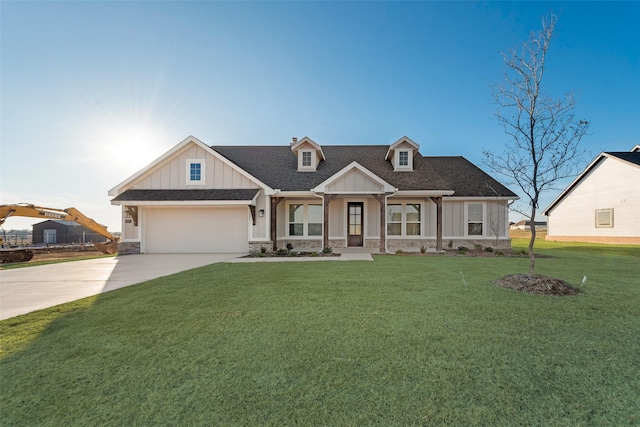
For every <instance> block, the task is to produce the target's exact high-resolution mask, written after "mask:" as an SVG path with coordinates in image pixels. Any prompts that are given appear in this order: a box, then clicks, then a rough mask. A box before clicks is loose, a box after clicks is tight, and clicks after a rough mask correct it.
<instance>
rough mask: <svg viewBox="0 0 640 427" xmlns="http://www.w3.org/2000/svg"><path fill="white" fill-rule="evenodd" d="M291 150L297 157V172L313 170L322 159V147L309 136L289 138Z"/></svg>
mask: <svg viewBox="0 0 640 427" xmlns="http://www.w3.org/2000/svg"><path fill="white" fill-rule="evenodd" d="M291 151H293V153H294V154H295V155H296V156H297V158H298V172H315V170H316V169H317V167H318V165H319V164H320V162H321V161H322V160H324V153H323V152H322V147H320V146H319V145H318V144H316V143H315V142H314V141H313V140H311V138H308V137H306V136H305V137H304V138H302V139H301V140H299V141H298V138H291Z"/></svg>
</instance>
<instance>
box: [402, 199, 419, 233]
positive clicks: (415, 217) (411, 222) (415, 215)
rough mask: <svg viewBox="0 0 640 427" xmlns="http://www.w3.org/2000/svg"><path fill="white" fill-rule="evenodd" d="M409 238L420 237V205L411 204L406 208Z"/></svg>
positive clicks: (406, 228)
mask: <svg viewBox="0 0 640 427" xmlns="http://www.w3.org/2000/svg"><path fill="white" fill-rule="evenodd" d="M405 230H406V231H405V234H406V235H407V236H419V235H420V204H419V203H411V204H407V206H406V227H405Z"/></svg>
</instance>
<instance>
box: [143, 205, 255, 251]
mask: <svg viewBox="0 0 640 427" xmlns="http://www.w3.org/2000/svg"><path fill="white" fill-rule="evenodd" d="M144 219H145V226H144V227H143V233H144V237H143V238H144V243H145V245H144V249H143V250H144V251H145V252H146V253H239V252H248V251H249V243H248V241H249V238H248V220H249V209H248V208H247V207H246V206H243V207H233V208H227V207H223V208H192V207H190V208H184V207H183V208H147V209H145V215H144Z"/></svg>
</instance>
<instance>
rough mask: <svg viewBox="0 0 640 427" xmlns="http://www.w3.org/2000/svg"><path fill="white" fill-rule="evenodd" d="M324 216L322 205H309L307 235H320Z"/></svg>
mask: <svg viewBox="0 0 640 427" xmlns="http://www.w3.org/2000/svg"><path fill="white" fill-rule="evenodd" d="M323 222H324V216H323V211H322V205H309V232H308V233H307V234H308V235H309V236H322V223H323Z"/></svg>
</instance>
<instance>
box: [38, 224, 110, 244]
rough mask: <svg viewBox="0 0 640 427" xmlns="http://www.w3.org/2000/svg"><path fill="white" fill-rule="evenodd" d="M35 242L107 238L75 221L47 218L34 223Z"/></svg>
mask: <svg viewBox="0 0 640 427" xmlns="http://www.w3.org/2000/svg"><path fill="white" fill-rule="evenodd" d="M32 240H33V244H34V245H38V244H42V243H90V242H104V240H105V238H104V237H102V236H101V235H99V234H98V233H95V232H93V231H91V230H89V229H87V228H85V227H83V226H81V225H80V224H78V223H76V222H73V221H60V220H53V219H50V220H47V221H43V222H39V223H37V224H34V225H33V239H32Z"/></svg>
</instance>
